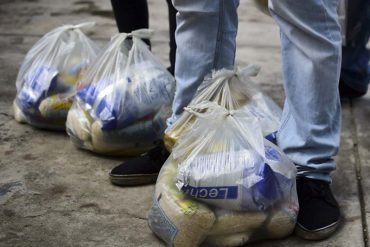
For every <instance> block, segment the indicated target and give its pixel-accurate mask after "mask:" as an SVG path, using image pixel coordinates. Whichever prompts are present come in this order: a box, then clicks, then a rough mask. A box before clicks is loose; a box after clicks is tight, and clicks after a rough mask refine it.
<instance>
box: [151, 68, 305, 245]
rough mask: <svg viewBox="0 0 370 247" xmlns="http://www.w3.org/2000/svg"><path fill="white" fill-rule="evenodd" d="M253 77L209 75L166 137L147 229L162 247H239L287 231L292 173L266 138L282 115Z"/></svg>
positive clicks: (292, 205)
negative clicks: (202, 246) (205, 246)
mask: <svg viewBox="0 0 370 247" xmlns="http://www.w3.org/2000/svg"><path fill="white" fill-rule="evenodd" d="M257 72H258V69H257V68H256V67H255V66H249V67H247V68H245V69H243V70H238V69H236V70H221V71H219V72H215V73H214V74H213V76H212V77H211V78H210V79H206V80H205V81H204V83H203V84H202V85H201V87H200V89H199V90H198V92H197V94H196V96H195V98H194V99H193V101H192V102H191V103H190V105H189V106H188V107H186V108H185V112H184V114H183V115H182V116H181V117H180V118H179V119H178V120H177V122H176V123H175V124H174V125H173V126H172V127H170V129H168V130H167V131H166V138H165V140H166V146H167V147H168V148H170V149H172V154H171V156H170V158H169V159H168V160H167V162H166V164H165V165H164V167H163V168H162V170H161V172H160V175H159V178H158V180H157V184H156V190H155V196H154V203H153V207H152V208H151V211H150V213H149V226H150V227H151V229H152V230H153V232H154V233H155V234H157V235H158V236H159V237H160V238H161V239H162V240H164V241H165V242H166V243H167V244H168V245H170V246H176V247H187V246H189V247H190V246H192V247H193V246H199V245H200V244H202V243H204V244H208V245H210V246H240V245H244V244H245V243H248V242H251V241H255V240H261V239H273V238H282V237H285V236H287V235H289V234H290V233H291V232H292V231H293V229H294V226H295V220H296V217H297V213H298V201H297V195H296V185H295V176H296V169H295V166H294V164H293V163H291V161H289V159H288V158H287V157H286V156H285V155H284V154H283V152H282V151H281V150H280V149H279V148H278V147H277V146H276V145H274V144H273V143H272V142H270V141H269V140H267V139H266V138H265V137H266V136H269V134H270V133H272V132H274V131H276V130H277V128H278V127H279V118H280V113H281V112H280V110H279V108H278V107H277V106H276V105H275V104H274V103H273V102H272V101H271V100H270V99H269V98H268V97H266V96H264V95H263V94H262V93H261V92H260V90H259V89H258V88H257V87H256V86H254V85H253V83H252V82H251V80H250V78H249V76H252V75H255V74H256V73H257ZM174 143H176V144H175V145H174V146H173V144H174Z"/></svg>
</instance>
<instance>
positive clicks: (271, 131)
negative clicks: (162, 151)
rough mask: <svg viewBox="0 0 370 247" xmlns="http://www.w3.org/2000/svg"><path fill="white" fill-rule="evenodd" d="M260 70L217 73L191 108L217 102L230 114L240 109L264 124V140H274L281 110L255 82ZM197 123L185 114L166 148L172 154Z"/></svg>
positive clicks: (170, 132)
mask: <svg viewBox="0 0 370 247" xmlns="http://www.w3.org/2000/svg"><path fill="white" fill-rule="evenodd" d="M259 70H260V67H259V66H256V65H248V66H246V67H243V68H238V67H235V68H234V69H221V70H219V71H213V72H212V74H211V75H209V76H207V77H206V78H205V80H204V81H203V82H202V84H201V85H200V86H199V88H198V90H197V92H196V94H195V96H194V98H193V100H192V101H191V102H190V104H189V106H191V105H195V104H198V103H201V102H203V101H211V102H215V103H217V104H218V105H220V106H223V107H225V108H226V109H228V110H237V109H240V110H242V111H244V112H246V113H248V114H252V115H253V116H255V117H256V118H258V119H259V120H260V124H261V125H262V126H261V129H262V132H263V134H264V136H265V137H266V138H267V139H269V140H273V139H274V135H275V133H276V131H277V130H278V128H279V126H280V118H281V112H282V111H281V109H280V107H279V106H277V105H276V103H275V102H274V101H273V100H272V99H271V98H269V97H268V96H267V95H265V94H263V93H262V91H261V90H260V89H259V88H258V86H257V85H255V84H254V83H253V81H252V80H251V77H252V76H256V75H257V74H258V72H259ZM195 119H196V116H195V115H194V114H191V113H189V112H187V111H185V112H183V113H182V114H181V116H180V117H179V118H178V119H177V120H176V121H175V123H174V124H173V125H172V126H170V127H169V128H167V129H166V131H165V135H164V144H165V146H166V148H167V149H168V150H169V151H171V150H172V148H173V146H174V144H175V143H176V141H177V139H178V138H179V137H180V136H181V135H182V133H183V132H184V131H185V130H186V129H187V128H189V127H191V126H192V125H193V123H194V121H195Z"/></svg>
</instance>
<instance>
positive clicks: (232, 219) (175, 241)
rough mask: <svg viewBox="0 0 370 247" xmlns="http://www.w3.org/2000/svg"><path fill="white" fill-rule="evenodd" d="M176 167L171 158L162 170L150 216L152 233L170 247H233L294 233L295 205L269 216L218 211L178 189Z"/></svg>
mask: <svg viewBox="0 0 370 247" xmlns="http://www.w3.org/2000/svg"><path fill="white" fill-rule="evenodd" d="M177 166H178V165H177V162H176V161H175V159H174V158H173V157H172V156H170V157H169V159H168V160H167V161H166V163H165V165H164V166H163V167H162V169H161V171H160V174H159V177H158V180H157V183H156V188H155V195H154V201H153V206H152V208H151V209H150V211H149V215H148V223H149V226H150V228H151V230H152V231H153V232H154V233H155V234H156V235H157V236H158V237H159V238H161V239H162V240H163V241H164V242H166V243H167V245H168V246H174V247H196V246H212V247H214V246H219V247H227V246H228V247H232V246H241V245H244V244H246V243H250V242H252V241H257V240H262V239H278V238H283V237H286V236H288V235H289V234H291V233H292V231H293V229H294V226H295V219H296V216H297V210H296V208H295V205H294V204H289V203H286V204H284V205H281V206H282V207H281V208H279V209H278V210H269V211H266V212H262V211H255V212H247V211H231V210H224V209H218V208H215V207H212V206H209V205H206V204H204V203H202V202H199V201H197V200H195V199H192V198H191V197H190V196H188V195H186V194H185V193H183V192H181V191H179V190H178V189H177V188H176V185H175V179H176V173H177Z"/></svg>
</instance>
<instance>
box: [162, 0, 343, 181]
mask: <svg viewBox="0 0 370 247" xmlns="http://www.w3.org/2000/svg"><path fill="white" fill-rule="evenodd" d="M173 3H174V6H175V8H177V10H178V15H177V31H176V42H177V44H178V49H177V54H176V59H177V61H176V71H175V76H176V81H177V87H176V94H175V98H174V102H173V107H172V109H173V115H172V117H171V118H170V119H169V120H168V124H169V125H171V124H172V123H173V122H174V121H175V120H176V119H177V118H178V116H179V115H180V114H181V113H182V111H183V107H184V106H186V105H187V104H188V103H189V102H190V100H191V99H192V97H193V96H194V93H195V91H196V89H197V87H198V86H199V84H200V83H201V81H202V79H203V77H204V76H205V75H206V74H207V73H209V72H210V71H211V70H212V69H219V68H222V67H229V66H232V65H233V64H234V60H235V49H236V41H235V38H236V33H237V26H238V17H237V11H236V10H237V7H238V5H239V1H238V0H173ZM337 4H338V3H337V0H271V1H270V4H269V8H270V11H271V14H272V16H273V17H274V20H275V21H276V23H277V24H278V25H279V26H280V29H281V44H282V57H283V77H284V89H285V93H286V101H285V106H284V111H283V118H282V125H281V128H280V130H279V132H278V134H277V142H278V145H279V146H280V147H281V148H282V150H283V151H284V152H285V153H286V154H287V155H288V156H289V157H290V159H291V160H292V161H293V162H294V163H295V164H296V165H297V168H298V174H299V175H300V176H306V177H310V178H314V179H321V180H325V181H331V178H330V172H331V171H332V170H334V169H335V166H336V164H335V161H334V160H333V158H332V157H333V156H334V155H336V153H337V151H338V147H339V141H340V122H341V119H340V115H341V114H340V101H339V91H338V81H339V74H340V63H341V35H340V27H339V23H338V18H337V13H336V8H337ZM261 31H262V30H261ZM251 62H253V61H251Z"/></svg>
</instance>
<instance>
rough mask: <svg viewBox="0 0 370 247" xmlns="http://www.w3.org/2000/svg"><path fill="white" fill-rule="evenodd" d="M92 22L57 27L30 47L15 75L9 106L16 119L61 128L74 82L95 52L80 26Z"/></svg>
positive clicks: (39, 125) (69, 104)
mask: <svg viewBox="0 0 370 247" xmlns="http://www.w3.org/2000/svg"><path fill="white" fill-rule="evenodd" d="M92 26H94V23H93V22H88V23H82V24H79V25H64V26H61V27H58V28H56V29H54V30H52V31H50V32H48V33H47V34H45V35H44V36H43V37H42V38H41V39H40V40H39V41H38V42H37V43H36V44H35V45H34V46H33V47H32V48H31V49H30V51H29V52H28V53H27V55H26V57H25V59H24V61H23V63H22V65H21V68H20V70H19V73H18V76H17V79H16V87H17V96H16V98H15V101H14V104H13V106H14V112H15V118H16V120H17V121H19V122H27V123H29V124H31V125H33V126H35V127H40V128H47V129H55V130H64V129H65V121H66V118H67V112H68V109H69V108H70V107H71V103H72V101H73V97H74V94H75V92H76V83H77V81H78V80H79V78H80V77H81V75H82V74H83V72H84V70H85V69H86V67H87V66H88V65H89V64H90V63H91V62H92V60H94V59H95V58H96V56H97V53H98V52H99V48H98V47H97V46H96V45H95V44H94V42H93V41H91V40H90V39H89V38H88V37H87V36H86V35H85V34H84V33H83V32H82V31H81V30H80V29H81V28H89V27H92ZM20 113H21V114H20Z"/></svg>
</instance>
